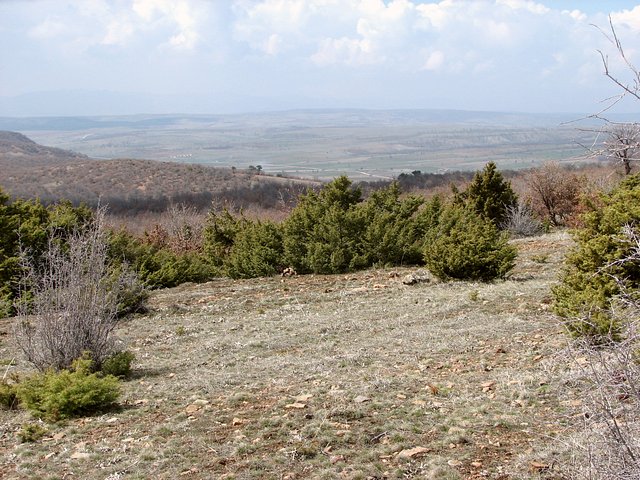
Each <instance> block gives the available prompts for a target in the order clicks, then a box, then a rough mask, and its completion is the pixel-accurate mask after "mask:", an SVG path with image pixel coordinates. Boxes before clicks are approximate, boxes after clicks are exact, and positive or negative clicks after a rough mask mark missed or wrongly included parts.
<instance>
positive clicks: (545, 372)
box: [0, 233, 580, 480]
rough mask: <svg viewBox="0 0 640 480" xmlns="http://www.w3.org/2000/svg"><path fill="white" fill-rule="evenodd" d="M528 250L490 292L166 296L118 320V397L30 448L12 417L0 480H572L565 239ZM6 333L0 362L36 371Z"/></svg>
mask: <svg viewBox="0 0 640 480" xmlns="http://www.w3.org/2000/svg"><path fill="white" fill-rule="evenodd" d="M515 243H516V245H517V246H518V248H519V252H520V253H519V257H518V265H517V267H516V269H515V270H514V272H513V273H512V275H511V276H510V278H509V279H508V280H506V281H500V282H495V283H489V284H482V283H469V282H450V283H439V282H435V281H433V280H431V279H430V277H429V276H428V275H427V274H425V273H424V272H420V271H418V270H417V269H409V268H400V269H380V270H369V271H364V272H359V273H355V274H349V275H333V276H317V275H315V276H314V275H310V276H293V277H287V278H281V277H274V278H266V279H253V280H243V281H232V280H229V279H220V280H216V281H214V282H210V283H207V284H203V285H183V286H180V287H178V288H174V289H168V290H162V291H157V292H154V293H153V295H152V298H151V310H150V313H148V314H146V315H143V316H136V317H134V318H131V319H128V320H126V321H124V322H123V323H122V325H121V327H120V328H119V330H118V336H119V337H120V338H121V339H122V340H123V341H124V342H126V344H127V348H128V349H129V350H131V351H132V352H134V353H135V355H136V362H135V374H134V376H133V378H131V379H129V380H127V381H126V382H124V384H123V396H122V399H121V402H120V407H119V408H118V409H115V410H113V411H110V412H105V413H104V414H101V415H96V416H93V417H88V418H81V419H75V420H70V421H67V422H65V423H62V424H41V426H42V427H43V428H44V429H45V430H46V433H45V434H44V436H43V437H42V438H40V439H39V440H37V441H36V442H32V443H28V442H27V443H21V438H20V437H21V432H22V431H24V428H25V424H26V425H32V424H37V423H39V421H38V420H34V419H33V418H32V417H30V415H29V414H28V413H26V412H24V411H0V452H1V455H0V477H2V478H21V479H22V478H51V479H53V478H91V479H111V480H116V479H146V478H154V479H155V478H158V479H162V478H166V479H174V478H185V479H207V478H228V479H231V478H237V479H250V478H255V479H258V478H259V479H263V478H264V479H307V478H326V479H333V478H344V479H358V478H361V479H383V478H432V479H469V478H494V479H511V478H562V477H561V473H560V471H561V468H562V462H563V458H562V448H561V442H560V440H561V439H562V438H563V437H564V436H565V435H566V434H567V432H568V430H569V429H570V428H571V421H570V419H571V417H572V415H573V414H574V413H575V412H573V410H574V409H575V407H576V406H577V405H579V403H580V400H579V399H578V398H576V397H575V396H574V394H573V392H572V391H571V389H570V388H569V387H567V385H566V384H564V383H563V382H562V381H560V380H559V376H558V375H557V371H558V370H559V369H560V370H561V369H562V368H563V358H562V351H563V348H564V347H565V346H566V344H567V337H566V335H565V334H564V332H563V329H562V326H561V325H560V324H559V322H558V320H557V319H556V318H554V316H553V315H552V313H551V312H550V303H551V296H550V286H551V285H552V284H553V282H554V281H555V280H556V277H557V273H558V271H559V266H560V264H561V261H562V259H563V257H564V253H565V251H566V248H567V246H568V245H569V244H570V239H569V237H568V236H567V235H566V234H562V233H556V234H551V235H546V236H543V237H537V238H533V239H523V240H516V241H515ZM407 275H412V276H413V278H414V280H417V281H415V282H409V278H406V277H407ZM408 283H412V284H408ZM0 331H1V333H2V335H1V336H0V360H1V361H2V362H3V363H4V364H5V365H6V366H5V367H3V370H5V369H6V370H7V371H22V370H27V369H28V365H26V363H25V362H24V361H22V360H21V359H20V357H19V355H18V354H17V353H16V351H15V347H14V345H13V342H12V339H11V326H10V320H8V319H5V320H1V321H0ZM13 358H17V362H13V363H15V365H10V364H11V363H12V362H11V360H12V359H13ZM556 445H557V446H558V447H557V448H556Z"/></svg>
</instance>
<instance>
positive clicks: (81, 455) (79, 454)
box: [71, 452, 91, 460]
mask: <svg viewBox="0 0 640 480" xmlns="http://www.w3.org/2000/svg"><path fill="white" fill-rule="evenodd" d="M90 456H91V455H89V454H88V453H87V452H73V453H72V454H71V458H73V459H74V460H83V459H85V458H89V457H90Z"/></svg>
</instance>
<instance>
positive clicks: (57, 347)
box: [15, 210, 137, 371]
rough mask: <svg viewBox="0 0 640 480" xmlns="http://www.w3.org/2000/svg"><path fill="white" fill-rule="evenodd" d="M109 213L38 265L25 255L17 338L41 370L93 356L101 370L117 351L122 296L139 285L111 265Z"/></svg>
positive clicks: (53, 241)
mask: <svg viewBox="0 0 640 480" xmlns="http://www.w3.org/2000/svg"><path fill="white" fill-rule="evenodd" d="M107 249H108V247H107V241H106V236H105V229H104V211H101V210H99V211H98V212H97V213H96V217H95V220H94V221H93V223H91V224H90V225H89V226H88V227H86V228H85V229H83V230H76V231H75V232H73V233H72V234H71V236H70V237H69V238H68V240H67V241H66V243H63V242H62V241H61V240H60V239H59V238H57V237H55V236H54V237H52V238H50V240H49V243H48V249H47V251H46V252H45V254H44V257H43V260H42V262H41V263H40V264H39V265H38V266H36V265H34V263H33V262H32V261H31V260H30V259H29V258H28V257H27V256H26V255H23V266H24V272H25V273H24V276H23V279H22V285H21V291H20V295H19V299H18V302H17V305H16V307H17V311H18V313H19V316H18V321H17V323H16V328H15V330H16V332H15V333H16V339H17V342H18V345H19V346H20V348H21V349H22V351H23V352H24V353H25V355H26V357H27V360H29V361H30V362H31V363H33V364H34V365H35V366H36V367H37V368H38V369H39V370H42V371H44V370H47V369H49V368H53V369H55V370H61V369H66V368H69V367H71V365H72V363H73V362H74V360H76V359H78V358H80V357H82V356H83V355H85V354H86V353H88V354H89V355H90V357H91V359H92V360H93V362H94V367H95V368H96V369H99V368H100V367H101V366H102V363H103V362H104V360H105V359H106V358H108V357H109V356H110V355H111V354H113V353H114V341H113V338H112V337H113V336H112V333H113V330H114V328H115V327H116V323H117V321H118V314H119V310H118V308H119V304H120V303H121V299H122V294H123V292H126V291H128V290H130V289H131V288H132V286H134V284H136V283H137V278H136V277H135V276H133V275H131V273H130V272H129V271H128V270H126V269H124V268H123V269H120V270H117V271H116V273H115V274H114V270H112V269H111V268H110V265H109V263H108V261H107V258H108V257H107Z"/></svg>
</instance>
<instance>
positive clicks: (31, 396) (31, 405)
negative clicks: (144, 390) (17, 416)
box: [17, 359, 120, 421]
mask: <svg viewBox="0 0 640 480" xmlns="http://www.w3.org/2000/svg"><path fill="white" fill-rule="evenodd" d="M91 368H92V362H91V360H88V359H79V360H76V361H75V362H74V363H73V366H72V369H71V370H60V371H59V372H56V371H54V370H47V371H46V372H42V373H37V374H34V375H32V376H30V377H27V378H25V379H24V380H23V381H22V382H20V383H19V384H18V387H17V397H18V399H19V400H20V403H21V404H22V405H23V406H24V407H25V408H27V409H28V410H29V411H30V412H32V413H33V414H34V415H35V416H37V417H39V418H43V419H46V420H51V421H58V420H62V419H65V418H70V417H75V416H80V415H86V414H91V413H94V412H98V411H101V410H104V409H106V408H108V407H110V406H112V405H113V404H114V403H115V402H116V401H117V400H118V398H119V396H120V384H119V382H118V379H117V378H116V377H114V376H113V375H105V376H102V375H100V374H98V373H91Z"/></svg>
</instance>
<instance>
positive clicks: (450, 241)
mask: <svg viewBox="0 0 640 480" xmlns="http://www.w3.org/2000/svg"><path fill="white" fill-rule="evenodd" d="M507 236H508V235H507V234H506V233H504V232H500V231H499V230H498V228H497V227H496V226H495V224H494V223H493V222H492V221H490V220H487V219H485V218H483V217H481V216H479V215H478V214H476V212H475V211H474V210H472V209H471V208H470V207H464V206H460V205H451V206H448V207H446V208H444V209H443V210H442V212H441V214H440V217H439V220H438V225H437V226H435V227H434V228H432V229H431V230H430V231H429V232H428V233H427V235H426V240H425V247H424V259H425V263H426V265H427V268H429V270H430V271H431V273H433V274H434V275H435V276H437V277H438V278H440V279H441V280H449V279H460V280H481V281H490V280H494V279H499V278H504V277H505V276H506V275H507V273H509V271H510V270H511V269H512V268H513V267H514V265H515V263H514V261H515V258H516V249H515V247H513V246H511V245H509V244H508V243H507Z"/></svg>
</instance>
